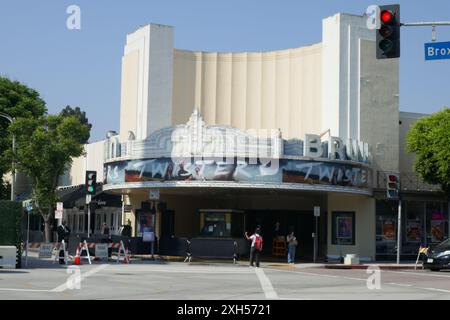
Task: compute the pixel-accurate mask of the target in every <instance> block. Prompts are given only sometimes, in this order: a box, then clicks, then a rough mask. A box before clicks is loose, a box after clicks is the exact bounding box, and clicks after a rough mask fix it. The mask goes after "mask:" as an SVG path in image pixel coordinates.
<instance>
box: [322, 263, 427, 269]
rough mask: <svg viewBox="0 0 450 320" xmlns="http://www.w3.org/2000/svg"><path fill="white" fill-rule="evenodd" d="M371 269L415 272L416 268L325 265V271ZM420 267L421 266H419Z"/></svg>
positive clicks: (403, 266)
mask: <svg viewBox="0 0 450 320" xmlns="http://www.w3.org/2000/svg"><path fill="white" fill-rule="evenodd" d="M370 267H377V268H379V269H380V270H414V269H415V266H411V265H376V264H374V265H367V264H363V265H361V264H351V265H345V264H336V265H325V266H324V268H325V269H337V270H349V269H363V270H365V269H368V268H370ZM417 267H420V268H421V266H417Z"/></svg>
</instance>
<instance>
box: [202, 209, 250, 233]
mask: <svg viewBox="0 0 450 320" xmlns="http://www.w3.org/2000/svg"><path fill="white" fill-rule="evenodd" d="M243 234H244V215H243V214H242V212H238V211H226V210H224V211H221V210H201V211H200V234H199V236H200V237H212V238H233V237H235V238H238V237H242V235H243Z"/></svg>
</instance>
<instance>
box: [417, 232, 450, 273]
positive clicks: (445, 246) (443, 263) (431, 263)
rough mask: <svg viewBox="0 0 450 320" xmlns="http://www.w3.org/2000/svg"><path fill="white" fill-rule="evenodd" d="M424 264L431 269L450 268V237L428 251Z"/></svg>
mask: <svg viewBox="0 0 450 320" xmlns="http://www.w3.org/2000/svg"><path fill="white" fill-rule="evenodd" d="M423 266H424V267H425V268H426V269H430V270H431V271H440V270H441V269H450V239H447V240H445V241H444V242H441V243H440V244H438V245H437V246H436V247H434V249H432V250H431V251H430V252H428V254H427V255H426V257H425V259H424V264H423Z"/></svg>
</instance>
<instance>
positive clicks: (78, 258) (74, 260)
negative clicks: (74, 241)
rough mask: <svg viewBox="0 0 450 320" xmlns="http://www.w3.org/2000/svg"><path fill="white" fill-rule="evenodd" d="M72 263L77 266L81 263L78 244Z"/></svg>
mask: <svg viewBox="0 0 450 320" xmlns="http://www.w3.org/2000/svg"><path fill="white" fill-rule="evenodd" d="M73 263H74V264H75V265H77V266H78V265H80V264H81V257H80V246H78V247H77V253H76V255H75V258H74V259H73Z"/></svg>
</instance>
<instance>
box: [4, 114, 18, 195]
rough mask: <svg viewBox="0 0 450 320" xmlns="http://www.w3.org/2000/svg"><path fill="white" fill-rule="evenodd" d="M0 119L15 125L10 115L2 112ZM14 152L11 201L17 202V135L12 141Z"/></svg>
mask: <svg viewBox="0 0 450 320" xmlns="http://www.w3.org/2000/svg"><path fill="white" fill-rule="evenodd" d="M0 117H3V118H5V119H7V120H8V121H9V122H11V124H13V123H14V118H13V117H11V116H10V115H7V114H6V113H3V112H0ZM12 152H13V162H12V170H11V173H12V174H11V175H12V179H11V201H14V200H15V194H14V191H15V190H14V188H15V182H16V135H15V134H13V141H12Z"/></svg>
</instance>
